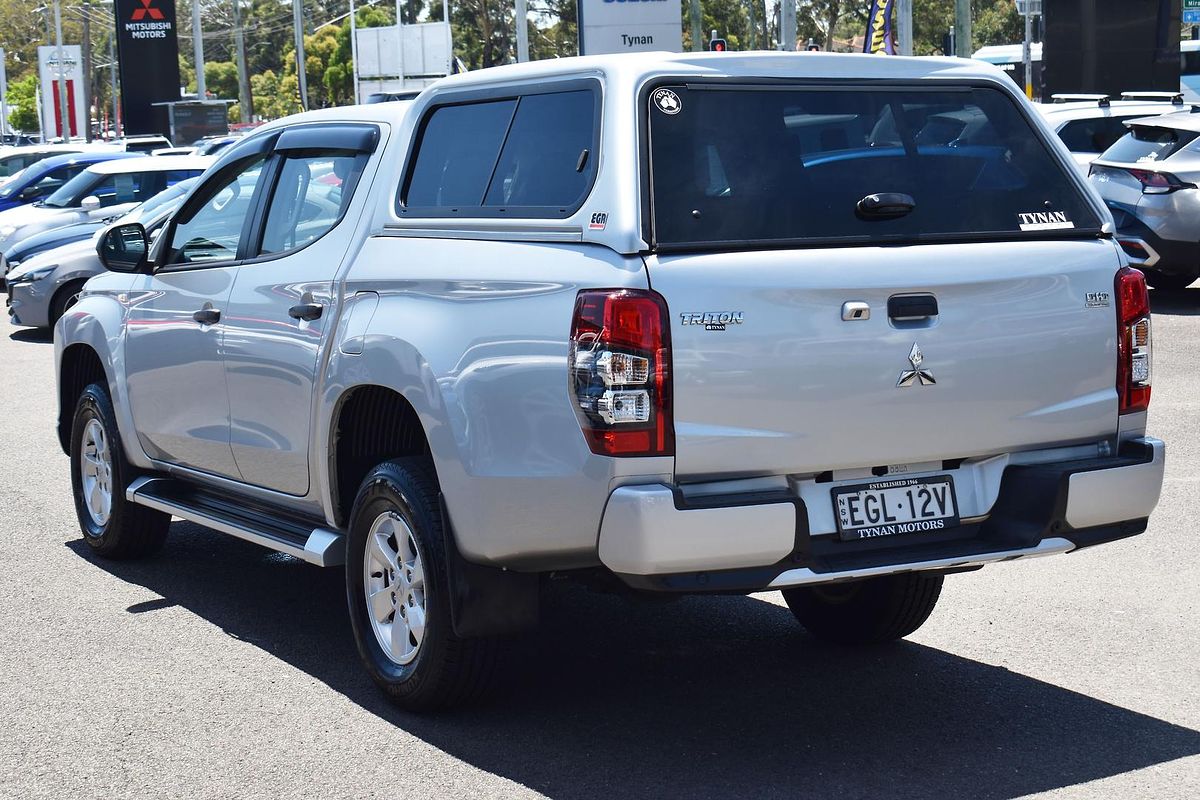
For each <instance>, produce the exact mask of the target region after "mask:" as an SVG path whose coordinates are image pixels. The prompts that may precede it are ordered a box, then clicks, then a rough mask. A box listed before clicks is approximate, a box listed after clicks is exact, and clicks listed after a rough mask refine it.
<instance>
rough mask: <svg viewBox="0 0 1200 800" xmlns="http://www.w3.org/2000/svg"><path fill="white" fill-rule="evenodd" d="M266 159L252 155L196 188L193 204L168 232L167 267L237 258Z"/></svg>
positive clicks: (265, 156)
mask: <svg viewBox="0 0 1200 800" xmlns="http://www.w3.org/2000/svg"><path fill="white" fill-rule="evenodd" d="M266 160H267V154H261V155H258V156H255V157H253V158H251V159H248V160H247V161H246V162H245V163H243V164H242V166H241V168H240V169H236V170H233V171H232V172H230V173H225V174H224V175H223V176H221V177H216V178H214V179H213V180H211V181H209V183H207V184H206V185H204V186H202V187H200V189H199V192H198V194H197V196H196V197H195V200H196V202H195V203H193V204H191V205H190V207H189V208H187V209H186V210H185V211H184V213H182V214H181V215H180V217H179V220H178V224H177V225H176V226H175V228H174V230H173V231H172V233H171V240H170V243H169V248H168V251H167V259H166V263H167V264H203V263H209V262H214V261H232V260H234V259H235V258H237V252H238V244H239V242H240V241H241V237H242V230H243V229H244V228H245V226H246V219H247V218H248V217H249V215H250V211H251V209H252V208H253V198H254V191H255V189H256V188H257V187H258V182H259V179H260V178H261V177H262V172H263V165H264V163H265V162H266Z"/></svg>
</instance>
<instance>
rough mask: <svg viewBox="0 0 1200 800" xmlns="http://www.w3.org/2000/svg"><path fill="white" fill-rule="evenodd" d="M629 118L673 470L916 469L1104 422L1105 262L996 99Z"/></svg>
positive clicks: (864, 91)
mask: <svg viewBox="0 0 1200 800" xmlns="http://www.w3.org/2000/svg"><path fill="white" fill-rule="evenodd" d="M663 90H665V91H669V92H671V94H672V95H673V96H672V97H668V98H667V99H666V100H665V101H659V100H658V98H656V95H658V97H659V98H661V96H662V95H661V92H662V91H663ZM647 113H649V115H650V126H649V129H650V137H651V143H650V148H649V155H650V158H651V175H652V183H653V200H652V203H651V211H652V215H653V230H654V236H655V249H656V253H655V254H654V255H652V256H650V257H649V258H648V259H647V263H648V266H649V273H650V283H651V286H652V287H653V288H654V289H655V290H656V291H658V292H659V293H661V294H662V295H663V296H664V297H665V298H666V300H667V303H668V306H669V308H670V311H671V320H672V323H671V325H672V327H671V338H672V356H673V368H674V374H673V384H674V403H675V405H674V413H675V420H674V422H675V432H676V470H677V473H678V474H680V475H681V476H684V477H688V476H694V477H704V476H721V475H736V474H761V473H763V472H774V473H809V474H811V473H819V472H822V471H825V470H831V469H843V468H870V467H877V466H888V465H900V464H918V463H929V462H935V463H936V466H934V467H933V469H940V468H941V463H940V462H941V461H943V460H952V459H958V458H967V457H972V456H979V455H985V454H992V453H1000V452H1009V451H1012V450H1015V449H1027V448H1032V447H1039V446H1051V445H1055V444H1065V443H1075V442H1085V441H1095V440H1098V439H1100V438H1102V437H1104V436H1107V435H1109V434H1111V433H1112V431H1113V430H1114V429H1115V425H1116V416H1117V415H1116V392H1115V389H1114V384H1115V367H1116V345H1115V331H1116V326H1115V320H1114V316H1113V310H1112V308H1111V307H1110V302H1111V298H1110V294H1111V292H1112V287H1113V277H1114V274H1115V272H1116V270H1117V268H1118V266H1119V263H1118V256H1117V254H1116V250H1115V248H1114V246H1113V244H1112V243H1111V241H1107V240H1104V239H1101V238H1100V237H1099V228H1100V219H1099V216H1098V210H1097V209H1096V208H1095V207H1094V206H1093V205H1092V203H1091V202H1090V201H1089V199H1088V198H1087V197H1086V196H1085V194H1084V193H1083V192H1082V191H1081V187H1080V185H1079V183H1078V179H1077V178H1076V177H1074V176H1072V175H1071V174H1070V166H1069V165H1067V164H1065V163H1064V161H1063V160H1062V159H1060V158H1059V157H1057V156H1056V155H1055V154H1053V153H1051V152H1050V150H1049V145H1048V143H1047V142H1048V140H1047V139H1046V138H1044V137H1043V134H1042V132H1041V131H1040V129H1039V130H1035V129H1034V128H1033V127H1032V126H1031V125H1030V123H1029V122H1028V121H1027V118H1026V117H1025V114H1024V112H1023V111H1022V109H1020V107H1019V106H1018V104H1017V102H1016V100H1015V99H1013V98H1011V97H1009V96H1008V95H1007V94H1005V93H1004V92H1002V91H1000V90H998V89H992V88H987V87H985V86H946V85H940V86H937V87H936V88H935V87H927V86H918V87H912V88H896V87H892V88H880V87H878V86H875V87H872V86H845V87H837V86H829V85H825V86H821V87H791V88H789V87H782V86H779V85H772V86H769V87H763V86H753V85H749V86H745V87H733V86H730V85H729V84H722V85H720V86H715V85H714V86H706V85H703V84H689V85H674V86H664V87H660V89H659V90H656V91H652V92H651V94H650V97H649V108H648V112H647Z"/></svg>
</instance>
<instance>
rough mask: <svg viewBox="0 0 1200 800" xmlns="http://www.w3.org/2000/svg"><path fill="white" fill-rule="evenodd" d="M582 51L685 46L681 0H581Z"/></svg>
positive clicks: (597, 52) (599, 52) (675, 49)
mask: <svg viewBox="0 0 1200 800" xmlns="http://www.w3.org/2000/svg"><path fill="white" fill-rule="evenodd" d="M577 2H578V3H579V54H580V55H588V56H595V55H603V54H605V53H645V52H649V51H651V50H667V51H670V52H674V53H678V52H680V51H681V50H682V49H683V20H682V6H681V5H680V3H679V0H577Z"/></svg>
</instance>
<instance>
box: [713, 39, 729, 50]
mask: <svg viewBox="0 0 1200 800" xmlns="http://www.w3.org/2000/svg"><path fill="white" fill-rule="evenodd" d="M708 49H709V50H711V51H712V52H714V53H724V52H725V51H726V50H728V49H729V45H727V44H726V43H725V40H724V39H713V40H711V41H709V43H708Z"/></svg>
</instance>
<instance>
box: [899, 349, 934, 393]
mask: <svg viewBox="0 0 1200 800" xmlns="http://www.w3.org/2000/svg"><path fill="white" fill-rule="evenodd" d="M924 360H925V354H924V353H922V352H921V348H920V347H918V346H917V343H916V342H913V346H912V350H909V351H908V363H910V364H912V369H906V370H904V372H901V373H900V380H898V381H896V386H898V387H899V386H912V385H913V383H915V382H916V381H918V380H919V381H920V382H921V385H922V386H931V385H933V384H935V383H937V381H936V380H934V379H933V373H932V372H930V371H929V370H927V369H921V363H922V362H923V361H924Z"/></svg>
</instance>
